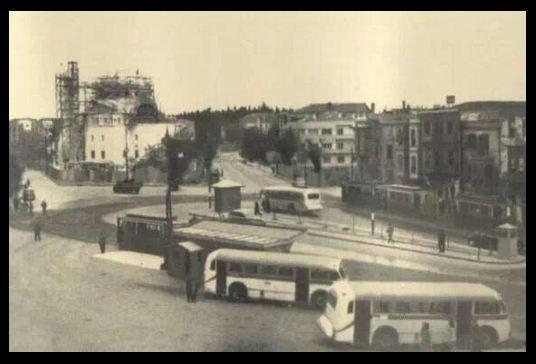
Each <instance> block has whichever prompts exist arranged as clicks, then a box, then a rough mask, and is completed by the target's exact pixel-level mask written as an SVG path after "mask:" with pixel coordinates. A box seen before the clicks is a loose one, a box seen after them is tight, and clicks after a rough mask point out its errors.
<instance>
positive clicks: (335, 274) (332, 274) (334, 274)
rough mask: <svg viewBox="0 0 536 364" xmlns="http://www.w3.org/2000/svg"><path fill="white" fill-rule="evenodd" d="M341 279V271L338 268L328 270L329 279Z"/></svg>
mask: <svg viewBox="0 0 536 364" xmlns="http://www.w3.org/2000/svg"><path fill="white" fill-rule="evenodd" d="M339 279H341V277H340V276H339V272H337V271H336V270H335V271H330V272H328V280H330V281H338V280H339Z"/></svg>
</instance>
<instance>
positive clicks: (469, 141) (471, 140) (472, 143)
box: [466, 134, 476, 149]
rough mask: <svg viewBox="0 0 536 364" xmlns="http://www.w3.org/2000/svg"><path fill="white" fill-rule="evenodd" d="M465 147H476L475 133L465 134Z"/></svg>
mask: <svg viewBox="0 0 536 364" xmlns="http://www.w3.org/2000/svg"><path fill="white" fill-rule="evenodd" d="M466 147H467V148H468V149H474V148H476V135H475V134H469V135H467V137H466Z"/></svg>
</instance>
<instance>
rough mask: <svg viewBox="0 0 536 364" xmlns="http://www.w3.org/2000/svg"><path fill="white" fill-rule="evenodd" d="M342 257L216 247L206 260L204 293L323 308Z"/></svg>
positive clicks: (341, 274)
mask: <svg viewBox="0 0 536 364" xmlns="http://www.w3.org/2000/svg"><path fill="white" fill-rule="evenodd" d="M343 279H346V274H345V272H344V269H343V267H342V260H341V259H335V258H328V257H320V256H313V255H302V254H292V253H277V252H266V251H252V250H235V249H219V250H215V251H213V252H212V253H211V254H209V256H208V257H207V260H206V263H205V292H206V293H209V294H213V295H216V296H219V297H228V298H230V299H231V300H233V301H246V300H248V299H267V300H277V301H285V302H296V303H298V304H303V305H312V306H314V307H317V308H320V309H321V308H324V307H325V304H326V300H327V292H328V290H329V288H330V286H331V285H332V284H333V282H335V281H339V280H343Z"/></svg>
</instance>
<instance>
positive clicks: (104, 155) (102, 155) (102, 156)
mask: <svg viewBox="0 0 536 364" xmlns="http://www.w3.org/2000/svg"><path fill="white" fill-rule="evenodd" d="M100 155H101V158H102V159H105V158H106V152H105V151H104V150H101V152H100Z"/></svg>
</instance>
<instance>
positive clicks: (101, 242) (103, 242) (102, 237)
mask: <svg viewBox="0 0 536 364" xmlns="http://www.w3.org/2000/svg"><path fill="white" fill-rule="evenodd" d="M99 248H100V252H101V254H104V253H105V252H106V234H105V233H104V231H103V232H101V234H100V236H99Z"/></svg>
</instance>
